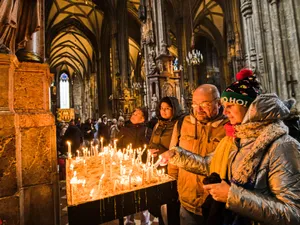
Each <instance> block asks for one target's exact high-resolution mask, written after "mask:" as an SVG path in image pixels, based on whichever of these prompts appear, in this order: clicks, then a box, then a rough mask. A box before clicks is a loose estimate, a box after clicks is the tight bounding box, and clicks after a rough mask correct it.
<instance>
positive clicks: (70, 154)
mask: <svg viewBox="0 0 300 225" xmlns="http://www.w3.org/2000/svg"><path fill="white" fill-rule="evenodd" d="M67 145H68V157H69V159H70V158H72V153H71V142H69V141H67Z"/></svg>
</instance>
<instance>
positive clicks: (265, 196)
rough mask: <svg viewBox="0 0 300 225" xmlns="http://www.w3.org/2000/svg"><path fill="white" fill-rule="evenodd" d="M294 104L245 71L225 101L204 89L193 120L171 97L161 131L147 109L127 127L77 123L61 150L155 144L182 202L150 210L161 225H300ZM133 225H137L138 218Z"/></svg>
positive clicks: (159, 111)
mask: <svg viewBox="0 0 300 225" xmlns="http://www.w3.org/2000/svg"><path fill="white" fill-rule="evenodd" d="M294 104H295V101H294V100H286V101H283V100H280V99H279V98H278V96H277V95H276V94H274V93H264V91H263V90H262V87H261V86H260V84H259V82H258V81H257V78H256V76H255V74H253V72H252V71H251V70H248V69H243V70H241V71H240V72H239V73H238V74H236V81H235V82H233V83H232V84H231V85H230V86H228V87H227V88H226V89H225V90H224V91H223V92H222V93H221V94H220V92H219V90H218V89H217V87H216V86H214V85H212V84H202V85H200V86H199V87H198V88H197V89H196V90H195V91H194V93H193V97H192V107H191V110H190V113H189V114H185V113H183V111H182V109H181V106H180V104H179V101H178V99H177V98H175V97H164V98H161V99H160V100H159V101H158V103H157V105H156V119H157V122H156V123H153V121H151V123H149V122H148V121H147V119H148V110H147V109H146V108H136V109H135V110H134V112H133V113H132V115H131V117H130V119H129V121H126V122H125V121H124V118H123V117H119V118H118V120H117V119H112V120H111V121H110V120H109V119H108V118H107V116H106V115H105V114H104V115H103V116H102V117H101V119H100V120H98V121H97V122H92V120H90V119H89V120H87V121H86V122H85V123H84V124H82V125H80V126H78V124H75V122H74V121H71V122H70V125H69V127H68V128H66V129H65V130H64V131H63V129H62V132H60V135H61V137H62V138H61V142H62V143H64V142H65V141H66V140H69V139H71V138H72V136H73V138H76V141H75V140H71V141H72V143H74V145H72V154H75V152H76V149H77V148H79V147H80V146H81V145H83V146H88V145H90V144H92V143H93V142H95V141H97V140H99V138H100V137H102V138H103V140H104V143H105V144H109V143H111V142H112V141H113V140H114V139H115V138H116V139H118V147H120V148H123V147H126V146H127V145H128V144H132V147H133V148H138V147H141V146H143V145H144V144H147V145H148V149H150V151H151V153H152V154H153V156H154V157H158V155H160V156H161V157H162V163H161V166H162V167H165V169H166V171H167V172H168V174H169V175H170V176H172V177H174V178H175V179H176V180H177V187H178V201H177V202H175V203H174V204H171V205H163V206H162V207H161V209H160V210H158V211H157V210H156V211H155V210H151V209H149V211H150V213H152V214H153V215H154V216H156V217H159V218H160V220H161V222H160V224H170V225H177V224H180V225H196V224H201V225H202V224H203V225H204V224H205V225H206V224H207V225H208V224H209V225H248V224H272V225H277V224H278V225H281V224H290V225H299V224H300V198H299V196H300V144H299V142H298V141H299V140H300V131H299V130H300V129H299V125H300V123H299V115H298V114H297V113H296V112H295V108H294V106H293V105H294ZM149 124H151V126H150V125H149ZM73 146H74V149H73ZM62 149H64V148H62ZM62 152H65V151H63V150H62ZM150 213H149V212H148V211H147V210H146V211H143V212H141V213H140V216H141V224H150ZM125 224H134V215H129V216H127V218H126V221H125Z"/></svg>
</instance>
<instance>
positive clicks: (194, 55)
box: [186, 0, 203, 66]
mask: <svg viewBox="0 0 300 225" xmlns="http://www.w3.org/2000/svg"><path fill="white" fill-rule="evenodd" d="M189 8H190V19H191V29H192V40H191V50H190V51H189V52H188V54H187V56H186V62H187V64H188V65H192V66H195V65H200V63H202V62H203V56H202V54H201V52H200V51H199V50H197V49H195V48H194V47H195V35H194V26H193V18H192V10H191V2H190V0H189Z"/></svg>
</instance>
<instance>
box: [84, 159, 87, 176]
mask: <svg viewBox="0 0 300 225" xmlns="http://www.w3.org/2000/svg"><path fill="white" fill-rule="evenodd" d="M83 167H84V174H85V175H87V166H86V161H85V159H84V160H83Z"/></svg>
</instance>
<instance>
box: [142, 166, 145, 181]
mask: <svg viewBox="0 0 300 225" xmlns="http://www.w3.org/2000/svg"><path fill="white" fill-rule="evenodd" d="M144 184H145V170H144V169H142V185H144Z"/></svg>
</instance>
